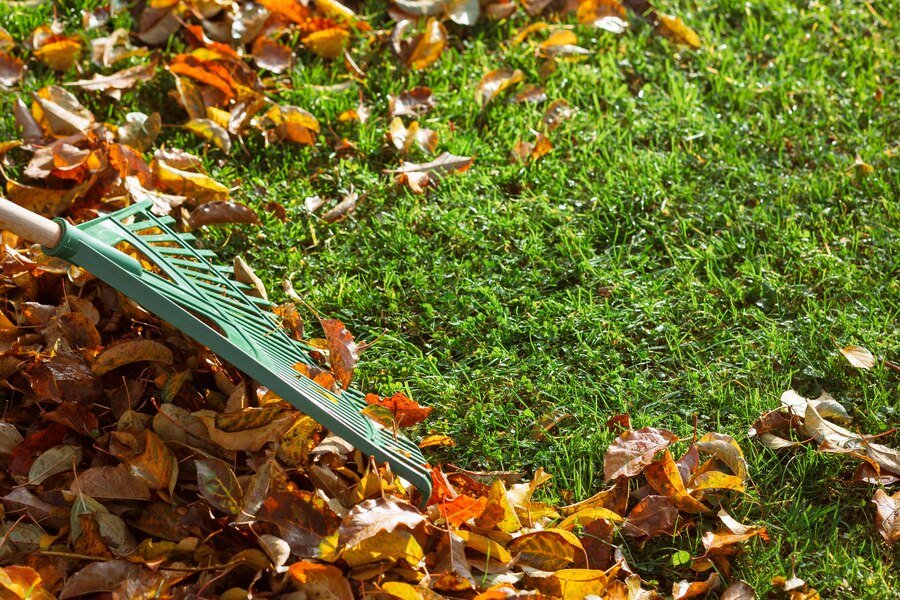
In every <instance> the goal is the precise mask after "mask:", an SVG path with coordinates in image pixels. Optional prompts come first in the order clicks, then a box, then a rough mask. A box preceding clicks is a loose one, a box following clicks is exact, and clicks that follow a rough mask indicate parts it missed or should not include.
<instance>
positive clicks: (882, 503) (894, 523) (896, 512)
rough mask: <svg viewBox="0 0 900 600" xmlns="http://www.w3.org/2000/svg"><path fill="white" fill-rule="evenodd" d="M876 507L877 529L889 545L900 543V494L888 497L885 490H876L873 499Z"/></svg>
mask: <svg viewBox="0 0 900 600" xmlns="http://www.w3.org/2000/svg"><path fill="white" fill-rule="evenodd" d="M872 503H873V504H874V505H875V514H876V519H875V528H876V529H877V530H878V533H880V534H881V537H883V538H884V541H886V542H887V543H888V544H893V543H894V542H897V541H900V492H896V493H894V495H893V496H888V494H887V493H886V492H885V491H884V490H876V491H875V496H874V497H873V498H872Z"/></svg>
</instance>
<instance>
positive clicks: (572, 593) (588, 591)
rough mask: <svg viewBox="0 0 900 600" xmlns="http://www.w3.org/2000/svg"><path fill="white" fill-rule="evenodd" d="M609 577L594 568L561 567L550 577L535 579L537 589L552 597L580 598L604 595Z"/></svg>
mask: <svg viewBox="0 0 900 600" xmlns="http://www.w3.org/2000/svg"><path fill="white" fill-rule="evenodd" d="M607 585H609V577H608V576H607V574H606V573H605V572H604V571H598V570H594V569H562V570H560V571H557V572H555V573H554V574H553V575H551V576H550V577H547V578H545V579H538V580H537V587H538V589H539V590H540V591H541V592H543V593H544V594H547V595H548V596H551V597H554V598H562V600H581V599H582V598H587V597H588V596H596V597H606V596H605V595H604V594H605V592H606V587H607Z"/></svg>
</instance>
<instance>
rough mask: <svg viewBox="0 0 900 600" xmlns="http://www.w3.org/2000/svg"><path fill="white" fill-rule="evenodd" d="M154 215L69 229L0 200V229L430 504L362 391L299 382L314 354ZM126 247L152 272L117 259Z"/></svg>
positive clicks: (120, 214) (408, 446)
mask: <svg viewBox="0 0 900 600" xmlns="http://www.w3.org/2000/svg"><path fill="white" fill-rule="evenodd" d="M150 206H151V203H150V202H140V203H137V204H134V205H132V206H129V207H127V208H124V209H122V210H119V211H116V212H113V213H110V214H108V215H104V216H101V217H99V218H97V219H94V220H92V221H88V222H86V223H82V224H80V225H78V226H72V225H70V224H69V223H67V222H66V221H64V220H63V219H59V218H57V219H54V220H52V221H51V220H49V219H46V218H44V217H42V216H41V215H38V214H35V213H33V212H31V211H29V210H27V209H25V208H22V207H21V206H19V205H17V204H14V203H13V202H10V201H9V200H6V199H4V198H0V228H3V229H6V230H8V231H11V232H13V233H15V234H16V235H19V236H20V237H23V238H25V239H29V240H32V241H34V242H37V243H39V244H41V245H42V246H43V250H44V253H46V254H48V255H50V256H56V257H60V258H63V259H66V260H68V261H70V262H72V263H74V264H76V265H78V266H80V267H82V268H84V269H86V270H88V271H89V272H91V273H92V274H93V275H94V276H95V277H97V278H99V279H100V280H102V281H104V282H105V283H107V284H108V285H110V286H111V287H113V288H115V289H116V290H118V291H119V292H121V293H123V294H125V295H126V296H128V297H129V298H131V299H132V300H134V301H135V302H137V303H138V304H139V305H141V306H142V307H143V308H144V309H146V310H148V311H150V312H152V313H154V314H155V315H156V316H158V317H160V318H161V319H163V320H165V321H167V322H169V323H170V324H172V325H173V326H174V327H176V328H178V329H180V330H181V331H183V332H184V333H185V334H186V335H188V336H189V337H191V338H193V339H194V340H195V341H197V342H199V343H200V344H203V345H204V346H206V347H208V348H209V349H210V350H212V351H213V352H215V353H216V354H218V355H219V356H220V357H222V358H223V359H224V360H226V361H228V362H229V363H231V364H232V365H234V366H235V367H236V368H238V369H240V370H241V371H243V372H244V373H245V374H246V375H248V376H249V377H251V378H253V379H255V380H256V381H257V382H259V383H260V384H262V385H264V386H266V387H268V388H269V389H270V390H272V391H273V392H275V393H276V394H278V395H279V396H280V397H281V398H283V399H284V400H286V401H288V402H290V403H291V404H292V405H293V406H294V407H296V408H297V409H298V410H300V411H301V412H303V413H305V414H307V415H309V416H310V417H312V418H313V419H315V420H316V421H318V422H319V423H320V424H322V425H323V426H325V427H326V428H328V429H329V430H330V431H332V432H333V433H335V434H336V435H338V436H340V437H341V438H343V439H345V440H346V441H347V442H349V443H350V444H352V445H353V446H355V447H356V448H357V449H358V450H360V451H362V452H363V453H364V454H366V455H367V456H373V457H374V458H375V460H376V461H378V462H380V463H384V462H387V463H389V464H390V465H391V469H392V470H393V472H395V473H397V474H398V475H400V476H401V477H403V478H404V479H406V480H407V481H409V482H410V483H412V484H413V485H414V486H415V487H416V488H418V490H419V491H420V492H421V494H422V497H423V503H424V502H425V501H427V500H428V498H429V496H430V495H431V485H432V484H431V475H430V471H429V469H428V468H427V466H426V464H425V458H424V457H423V456H422V454H421V452H420V450H419V448H418V447H417V446H416V445H415V444H414V443H413V442H411V441H410V440H408V439H406V438H404V437H402V436H399V435H397V434H396V433H395V432H393V431H390V430H388V429H386V428H384V427H382V426H381V425H380V424H378V423H376V422H375V421H373V420H372V419H370V418H369V417H367V416H366V415H365V414H362V413H361V410H362V409H363V408H364V407H365V406H366V403H365V400H364V396H363V394H361V393H360V392H359V391H357V390H354V389H352V388H351V389H349V390H345V391H342V392H341V393H340V395H337V394H334V393H332V391H331V390H328V389H326V388H324V387H322V386H320V385H319V384H317V383H316V382H314V381H313V380H312V379H309V378H307V377H304V376H303V375H301V374H300V373H298V372H297V371H296V369H295V368H294V365H295V364H297V363H298V362H300V361H302V362H305V363H307V364H308V365H310V366H313V365H314V364H315V363H314V362H313V360H312V358H311V357H310V355H309V350H310V349H311V348H310V347H309V346H306V345H304V344H302V343H300V342H297V341H296V340H294V339H292V338H291V337H289V336H288V335H287V333H286V332H285V331H284V329H283V328H282V327H281V324H280V321H279V319H278V318H277V317H276V316H275V315H274V314H273V313H272V312H270V311H269V310H266V309H267V307H269V306H270V304H269V302H268V301H266V300H264V299H262V298H258V297H255V296H250V295H248V294H247V293H245V292H247V291H249V290H250V289H251V288H250V286H248V285H246V284H243V283H239V282H237V281H234V280H233V279H232V278H231V276H232V275H233V269H232V268H230V267H223V266H216V265H214V264H213V263H212V262H210V261H211V260H212V259H214V258H215V253H214V252H212V251H211V250H206V249H199V248H195V247H194V246H193V245H192V242H193V241H194V240H195V238H194V236H193V235H190V234H184V233H178V232H176V231H175V230H174V229H172V224H173V223H174V219H173V218H171V217H160V216H157V215H154V214H153V213H152V212H150V210H149V208H150ZM129 247H130V250H132V251H136V252H137V253H138V254H139V255H140V256H141V258H142V259H144V260H146V261H147V262H148V263H150V264H152V265H153V267H154V268H152V269H151V268H144V266H142V264H141V262H140V261H138V260H137V259H135V258H133V257H132V256H130V255H129V254H126V253H125V252H123V251H122V250H120V249H119V248H122V249H126V250H127V249H129ZM207 322H212V323H213V324H215V326H216V327H217V328H218V329H216V328H214V327H212V326H210V325H209V324H207Z"/></svg>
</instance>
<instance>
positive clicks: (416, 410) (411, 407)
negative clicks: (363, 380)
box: [366, 392, 432, 427]
mask: <svg viewBox="0 0 900 600" xmlns="http://www.w3.org/2000/svg"><path fill="white" fill-rule="evenodd" d="M366 403H367V404H370V405H378V406H383V407H384V408H386V409H388V410H389V411H390V412H391V414H392V415H393V417H394V418H395V419H396V421H397V426H398V427H410V426H412V425H415V424H416V423H420V422H422V421H424V420H425V419H427V418H428V415H429V414H431V410H432V409H431V407H430V406H420V405H419V404H418V403H417V402H416V401H414V400H411V399H410V398H408V397H407V396H406V394H404V393H403V392H397V393H396V394H394V395H393V396H385V397H384V398H380V397H378V395H376V394H366Z"/></svg>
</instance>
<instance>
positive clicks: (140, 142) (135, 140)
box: [117, 112, 162, 152]
mask: <svg viewBox="0 0 900 600" xmlns="http://www.w3.org/2000/svg"><path fill="white" fill-rule="evenodd" d="M161 129H162V118H161V117H160V116H159V113H158V112H155V113H153V114H151V115H145V114H144V113H140V112H131V113H128V114H127V115H125V123H124V124H122V125H119V127H118V130H117V133H118V136H119V141H120V142H122V143H123V144H128V145H129V146H131V147H133V148H135V149H137V150H140V151H141V152H143V151H145V150H147V149H148V148H149V147H150V146H151V145H152V144H153V142H154V140H156V137H157V136H158V135H159V132H160V130H161Z"/></svg>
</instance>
